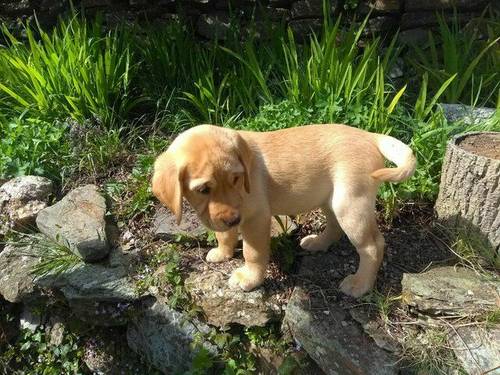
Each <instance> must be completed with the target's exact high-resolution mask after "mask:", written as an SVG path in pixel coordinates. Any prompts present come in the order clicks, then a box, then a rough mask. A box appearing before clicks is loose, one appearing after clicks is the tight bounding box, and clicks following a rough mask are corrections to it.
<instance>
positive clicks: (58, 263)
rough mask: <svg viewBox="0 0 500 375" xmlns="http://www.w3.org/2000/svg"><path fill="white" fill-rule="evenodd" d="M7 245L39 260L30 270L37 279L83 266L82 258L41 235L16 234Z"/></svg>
mask: <svg viewBox="0 0 500 375" xmlns="http://www.w3.org/2000/svg"><path fill="white" fill-rule="evenodd" d="M9 243H11V244H12V245H14V246H17V247H20V248H22V249H28V250H27V251H28V252H27V253H26V254H25V255H27V256H31V257H38V258H39V259H40V260H39V262H37V263H36V264H35V266H34V267H33V269H32V270H31V272H32V274H33V275H34V276H35V277H37V278H42V277H46V276H58V275H60V274H62V273H65V272H68V271H70V270H72V269H74V268H75V267H78V266H79V265H81V264H83V260H82V258H80V257H79V256H78V255H76V254H75V253H73V252H72V251H71V250H70V249H69V248H68V247H67V246H64V245H61V244H59V243H57V242H56V241H54V240H52V239H50V238H48V237H46V236H43V235H30V234H17V235H15V236H14V237H13V238H12V239H11V240H10V241H9Z"/></svg>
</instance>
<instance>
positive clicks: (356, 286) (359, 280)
mask: <svg viewBox="0 0 500 375" xmlns="http://www.w3.org/2000/svg"><path fill="white" fill-rule="evenodd" d="M372 288H373V282H370V280H369V279H368V278H363V277H360V276H358V275H357V274H353V275H349V276H347V277H346V278H345V279H344V280H342V282H341V283H340V290H341V291H342V293H344V294H347V295H349V296H352V297H354V298H359V297H361V296H362V295H363V294H365V293H366V292H368V291H370V290H371V289H372Z"/></svg>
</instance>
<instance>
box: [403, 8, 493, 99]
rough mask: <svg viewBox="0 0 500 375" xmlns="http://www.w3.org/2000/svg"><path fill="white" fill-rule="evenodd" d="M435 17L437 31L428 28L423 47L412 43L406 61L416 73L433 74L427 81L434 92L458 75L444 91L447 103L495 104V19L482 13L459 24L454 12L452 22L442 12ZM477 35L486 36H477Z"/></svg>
mask: <svg viewBox="0 0 500 375" xmlns="http://www.w3.org/2000/svg"><path fill="white" fill-rule="evenodd" d="M437 17H438V21H439V29H438V32H437V33H434V32H431V31H429V33H428V41H427V43H426V44H425V45H424V46H420V45H416V44H413V45H412V52H411V53H410V54H409V55H408V61H409V62H410V63H411V64H412V65H413V67H414V68H415V69H416V70H417V72H419V73H420V74H424V73H428V74H429V75H430V76H431V77H432V79H431V80H430V81H429V84H430V86H431V88H432V89H433V91H436V90H438V89H439V87H440V86H441V85H442V84H443V83H444V82H445V81H446V80H448V79H449V78H450V77H452V76H453V75H457V79H455V80H454V81H453V82H451V85H449V87H448V88H447V89H446V90H445V92H444V99H445V100H446V102H448V103H455V102H462V103H464V104H469V105H485V104H486V105H490V106H495V105H496V104H497V100H498V97H499V94H500V83H499V82H500V80H499V78H500V73H499V71H498V64H499V63H500V59H499V55H498V46H497V45H498V41H499V40H500V37H499V36H498V35H499V32H500V23H499V22H498V19H495V18H493V17H492V18H491V19H490V18H485V16H484V15H483V16H482V17H480V18H479V19H477V20H474V21H473V22H471V23H469V24H468V25H466V26H461V25H460V23H459V21H458V17H457V15H456V14H455V16H454V17H453V18H452V22H451V24H447V23H446V21H445V19H444V16H443V15H439V14H438V15H437ZM480 34H484V35H485V36H486V37H482V38H480Z"/></svg>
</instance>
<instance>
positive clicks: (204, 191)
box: [198, 185, 210, 195]
mask: <svg viewBox="0 0 500 375" xmlns="http://www.w3.org/2000/svg"><path fill="white" fill-rule="evenodd" d="M198 193H201V194H205V195H207V194H209V193H210V188H209V187H208V186H207V185H203V186H202V187H201V188H199V189H198Z"/></svg>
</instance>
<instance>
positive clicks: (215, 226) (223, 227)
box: [201, 218, 231, 232]
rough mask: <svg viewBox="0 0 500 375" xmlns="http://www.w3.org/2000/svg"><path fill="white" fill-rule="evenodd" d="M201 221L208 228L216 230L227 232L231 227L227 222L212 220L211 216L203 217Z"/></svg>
mask: <svg viewBox="0 0 500 375" xmlns="http://www.w3.org/2000/svg"><path fill="white" fill-rule="evenodd" d="M201 221H202V222H203V224H204V225H205V226H206V227H207V228H208V229H210V230H213V231H216V232H226V231H228V230H229V229H231V227H229V226H227V225H226V224H224V223H217V222H216V221H215V220H212V219H210V218H202V219H201Z"/></svg>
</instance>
